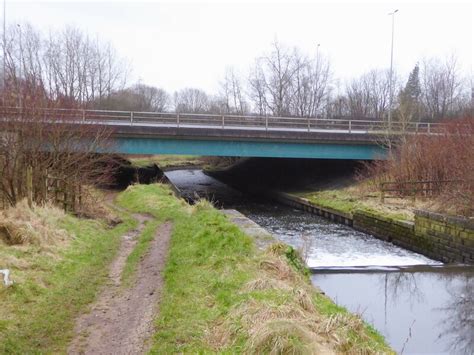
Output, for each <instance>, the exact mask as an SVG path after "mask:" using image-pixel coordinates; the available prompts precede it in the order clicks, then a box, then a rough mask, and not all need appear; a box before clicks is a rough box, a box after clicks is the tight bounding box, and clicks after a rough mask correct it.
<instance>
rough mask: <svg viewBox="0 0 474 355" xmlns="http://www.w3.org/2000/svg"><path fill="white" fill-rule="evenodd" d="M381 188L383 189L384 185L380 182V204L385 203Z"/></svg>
mask: <svg viewBox="0 0 474 355" xmlns="http://www.w3.org/2000/svg"><path fill="white" fill-rule="evenodd" d="M383 188H384V183H383V182H382V183H381V184H380V202H381V203H384V202H385V190H384V189H383Z"/></svg>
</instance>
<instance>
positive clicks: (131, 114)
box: [130, 111, 133, 126]
mask: <svg viewBox="0 0 474 355" xmlns="http://www.w3.org/2000/svg"><path fill="white" fill-rule="evenodd" d="M130 126H133V111H130Z"/></svg>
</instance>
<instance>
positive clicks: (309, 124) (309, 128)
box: [308, 117, 311, 132]
mask: <svg viewBox="0 0 474 355" xmlns="http://www.w3.org/2000/svg"><path fill="white" fill-rule="evenodd" d="M310 131H311V121H310V120H309V117H308V132H310Z"/></svg>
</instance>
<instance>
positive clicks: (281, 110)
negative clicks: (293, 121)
mask: <svg viewBox="0 0 474 355" xmlns="http://www.w3.org/2000/svg"><path fill="white" fill-rule="evenodd" d="M297 64H298V63H297V62H296V61H295V60H294V55H293V53H292V52H291V51H290V50H289V49H288V48H286V47H284V46H282V45H281V44H280V43H278V42H277V41H275V42H273V46H272V51H271V52H270V53H269V54H268V55H265V56H263V57H260V58H258V59H257V60H256V64H255V68H254V70H253V71H252V73H253V75H252V76H251V78H250V87H251V91H252V95H251V96H252V97H253V98H256V99H257V101H256V102H254V105H255V106H257V108H258V110H259V111H260V112H262V111H265V112H266V109H268V110H269V111H270V113H271V114H272V115H274V116H284V115H290V114H291V112H290V111H291V109H290V102H291V99H292V94H293V93H292V80H293V79H294V75H295V73H296V71H297ZM262 106H264V107H262Z"/></svg>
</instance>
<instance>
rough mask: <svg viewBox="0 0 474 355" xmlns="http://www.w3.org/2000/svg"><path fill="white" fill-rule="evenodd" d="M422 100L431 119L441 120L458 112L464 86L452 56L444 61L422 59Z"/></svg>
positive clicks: (455, 59)
mask: <svg viewBox="0 0 474 355" xmlns="http://www.w3.org/2000/svg"><path fill="white" fill-rule="evenodd" d="M421 85H422V100H423V104H424V108H425V110H426V114H427V116H428V117H429V118H431V119H435V120H436V119H442V118H445V117H447V116H448V115H454V114H456V113H458V112H459V110H460V109H461V106H462V101H463V99H465V97H463V93H465V91H464V86H463V81H462V79H461V76H460V73H459V66H458V63H457V58H456V57H455V56H454V55H451V56H450V57H447V58H446V59H445V60H444V61H440V60H439V59H424V60H423V61H422V64H421Z"/></svg>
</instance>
